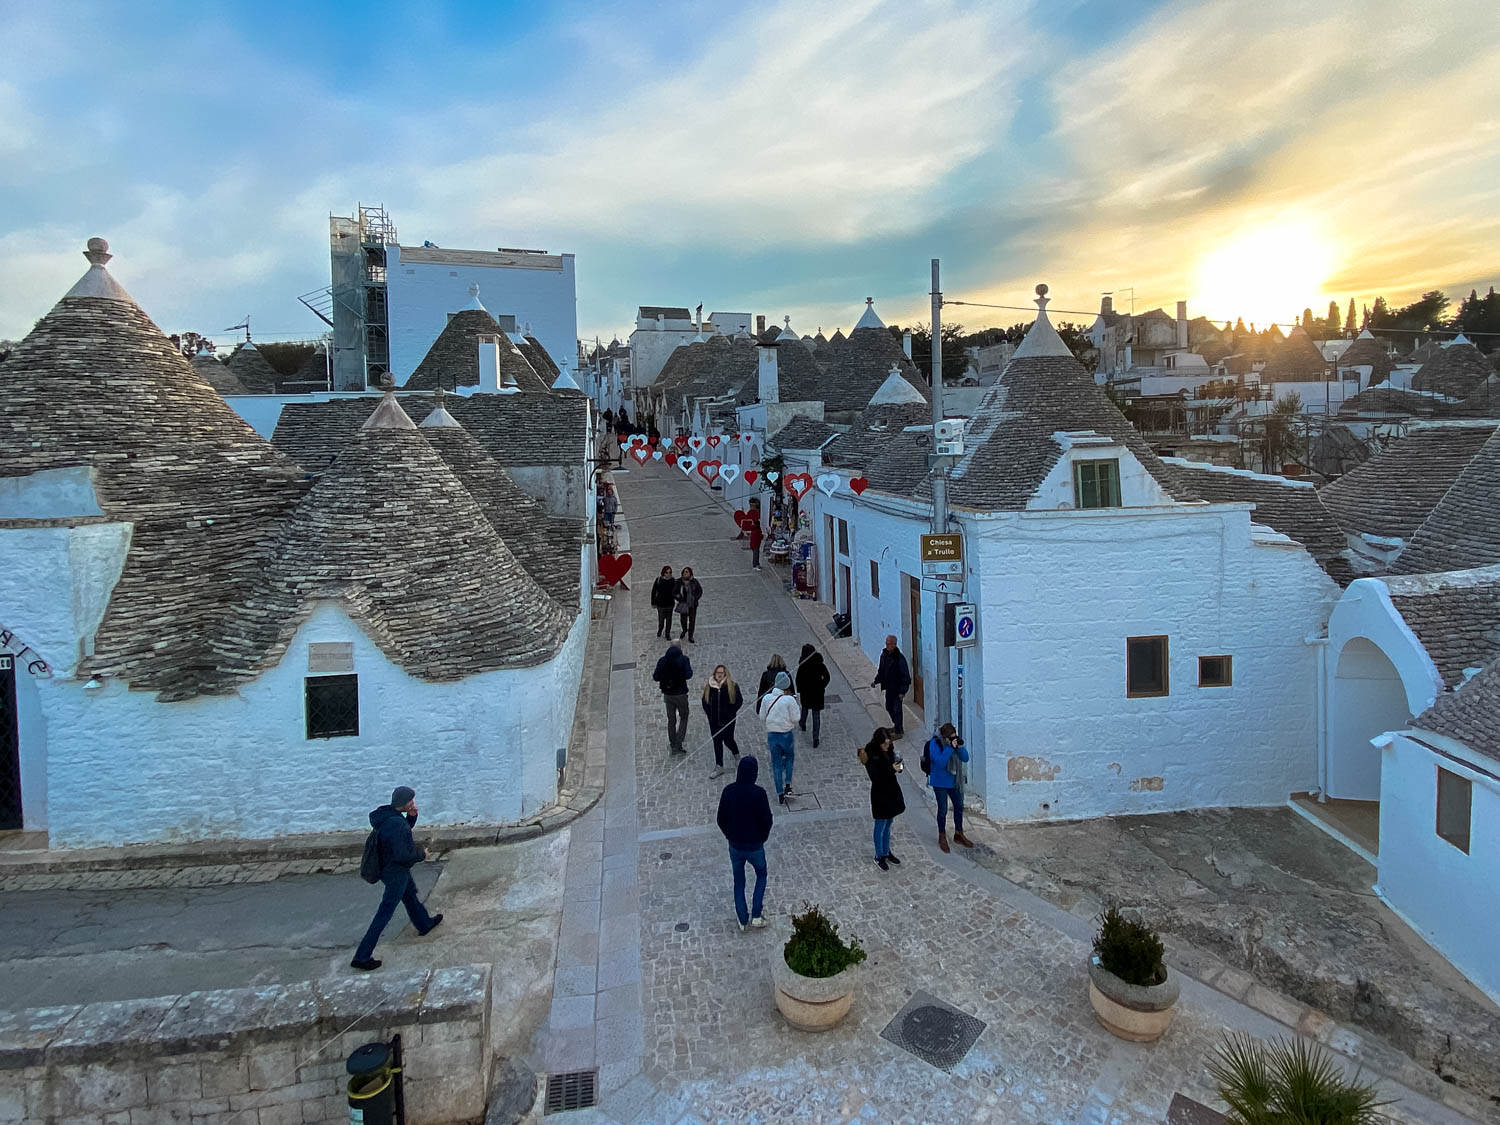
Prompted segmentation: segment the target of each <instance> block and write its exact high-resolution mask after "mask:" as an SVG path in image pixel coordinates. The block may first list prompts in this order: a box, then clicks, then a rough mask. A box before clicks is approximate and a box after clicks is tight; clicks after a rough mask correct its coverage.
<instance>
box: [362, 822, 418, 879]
mask: <svg viewBox="0 0 1500 1125" xmlns="http://www.w3.org/2000/svg"><path fill="white" fill-rule="evenodd" d="M416 822H417V818H416V817H415V816H410V817H409V816H407V815H406V814H404V813H402V812H401V811H400V810H398V809H394V808H392V807H391V806H390V805H381V806H380V807H379V808H378V809H375V810H374V811H373V812H371V813H370V827H371V828H373V829H374V830H375V838H376V839H377V840H379V841H380V877H381V878H382V879H384V878H385V877H386V876H387V875H389V874H391V872H392V869H393V868H396V867H406V868H410V867H411V866H412V865H413V864H416V863H421V862H422V861H423V860H424V859H426V858H427V852H426V851H425V850H424V849H422V848H419V847H417V843H416V841H415V840H413V839H412V838H411V829H412V825H414V824H416Z"/></svg>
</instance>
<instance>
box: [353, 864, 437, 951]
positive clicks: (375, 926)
mask: <svg viewBox="0 0 1500 1125" xmlns="http://www.w3.org/2000/svg"><path fill="white" fill-rule="evenodd" d="M381 882H383V883H384V884H385V894H384V895H382V896H381V899H380V906H379V907H378V908H377V909H376V911H375V919H374V921H372V922H371V923H370V928H369V929H368V930H366V931H365V936H364V937H363V938H362V939H361V940H360V943H359V948H358V949H356V950H355V951H354V959H355V960H356V961H368V960H370V958H372V957H373V956H375V943H376V942H378V941H379V940H380V935H381V934H382V933H384V932H385V928H386V926H387V925H388V924H389V923H390V920H391V918H392V917H393V916H394V915H395V913H396V904H397V903H400V904H401V905H402V906H404V907H406V916H407V917H408V918H410V919H411V924H412V926H413V927H415V928H416V931H417V932H418V933H421V932H422V931H423V930H426V929H428V928H429V927H430V926H431V925H432V918H431V916H430V915H428V913H427V907H425V906H423V905H422V900H421V899H419V898H418V897H417V881H416V880H415V879H413V878H412V877H411V868H409V867H392V868H389V869H388V870H387V871H386V873H385V875H384V876H382V878H381Z"/></svg>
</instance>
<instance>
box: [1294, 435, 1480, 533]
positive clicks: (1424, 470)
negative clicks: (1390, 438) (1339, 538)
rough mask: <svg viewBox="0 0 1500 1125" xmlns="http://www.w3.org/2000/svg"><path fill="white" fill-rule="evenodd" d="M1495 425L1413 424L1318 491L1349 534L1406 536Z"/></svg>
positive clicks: (1445, 490) (1443, 491)
mask: <svg viewBox="0 0 1500 1125" xmlns="http://www.w3.org/2000/svg"><path fill="white" fill-rule="evenodd" d="M1494 431H1495V427H1493V426H1485V425H1473V424H1470V425H1460V424H1456V423H1445V424H1438V423H1433V424H1431V425H1423V426H1417V427H1415V428H1413V429H1412V431H1411V432H1410V433H1408V434H1407V435H1406V436H1405V437H1404V438H1401V439H1399V440H1398V441H1396V442H1394V443H1392V444H1391V445H1390V447H1389V448H1387V449H1385V450H1384V451H1382V452H1381V453H1380V454H1378V455H1377V456H1375V457H1372V458H1370V460H1368V461H1366V462H1365V463H1364V464H1363V465H1360V466H1359V467H1357V468H1354V469H1351V470H1350V471H1349V472H1347V473H1345V474H1344V475H1343V476H1341V477H1339V479H1338V480H1336V481H1333V482H1331V483H1329V484H1326V485H1324V486H1323V488H1322V489H1321V490H1320V492H1321V495H1322V497H1323V503H1324V505H1325V506H1326V507H1327V508H1328V510H1329V511H1330V512H1332V513H1333V518H1334V519H1336V520H1338V522H1339V526H1340V527H1342V528H1343V529H1344V531H1346V532H1348V533H1350V534H1355V535H1358V534H1369V535H1380V536H1387V537H1390V538H1399V539H1408V540H1409V539H1410V538H1411V537H1412V535H1413V534H1414V533H1415V532H1416V530H1417V528H1418V527H1420V526H1421V524H1422V521H1423V520H1425V519H1426V518H1427V517H1428V516H1429V515H1430V514H1431V513H1432V510H1433V509H1434V508H1435V507H1437V505H1438V501H1440V500H1441V499H1442V498H1443V496H1444V495H1445V494H1446V493H1447V491H1448V489H1449V488H1451V487H1452V486H1453V482H1454V481H1456V480H1457V479H1458V477H1459V474H1461V473H1462V472H1463V471H1464V468H1465V467H1466V466H1467V465H1468V463H1469V461H1470V460H1471V459H1472V458H1473V456H1474V454H1476V453H1478V452H1479V449H1480V447H1481V446H1482V445H1484V443H1485V442H1486V441H1488V440H1489V437H1490V435H1491V434H1492V433H1494Z"/></svg>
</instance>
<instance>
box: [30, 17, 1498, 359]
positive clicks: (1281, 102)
mask: <svg viewBox="0 0 1500 1125" xmlns="http://www.w3.org/2000/svg"><path fill="white" fill-rule="evenodd" d="M409 8H410V10H408V6H406V5H394V4H393V5H389V6H383V5H381V4H378V3H360V4H357V5H354V4H350V5H335V4H315V5H306V4H301V3H298V4H293V3H280V2H276V3H257V4H254V5H251V4H248V3H247V4H238V5H237V4H227V3H226V4H217V5H205V4H202V3H198V2H193V3H181V4H167V3H160V4H150V5H135V4H99V5H92V6H91V5H83V4H76V3H69V4H42V5H20V4H7V5H3V6H0V62H3V65H0V337H4V336H20V335H22V334H24V333H25V332H26V331H27V330H28V329H29V328H30V326H31V324H32V322H33V321H34V320H35V319H36V318H37V317H38V316H40V315H42V314H43V313H45V312H46V311H47V309H48V308H50V307H51V305H52V304H53V303H54V302H55V301H56V300H57V298H58V297H59V296H61V294H62V293H63V292H64V290H65V289H66V288H67V287H68V285H70V284H71V283H72V282H73V281H74V280H75V279H76V278H77V276H78V275H79V274H80V273H81V272H82V270H83V269H84V262H83V259H82V257H81V256H80V255H79V251H80V250H81V249H82V247H83V244H84V241H85V240H86V239H87V238H88V237H89V236H90V235H95V234H98V235H103V236H104V237H106V238H108V239H109V240H110V243H111V246H112V249H113V250H114V252H115V253H116V256H117V257H116V261H115V262H114V263H113V264H112V267H111V268H112V269H113V271H114V272H115V275H116V276H117V277H118V278H119V280H120V281H121V282H122V283H123V284H124V285H125V286H126V288H128V289H129V290H131V292H132V293H133V294H134V295H135V296H136V298H137V299H138V300H140V301H141V303H142V305H143V306H144V307H145V308H146V310H147V311H148V312H149V313H150V314H151V315H152V316H153V317H154V318H155V319H156V320H157V322H158V323H159V324H161V325H162V327H163V328H165V329H166V330H168V331H178V330H187V329H191V330H195V331H200V332H204V333H208V334H211V335H218V336H219V337H220V338H221V339H225V340H227V339H228V338H229V334H226V333H222V332H220V330H221V329H224V328H226V327H227V326H229V325H231V324H234V323H237V322H238V321H239V320H241V319H242V317H243V316H244V315H245V314H246V313H249V314H250V315H251V317H252V323H253V325H254V326H255V328H256V335H257V337H258V338H264V339H277V338H292V337H303V336H314V335H316V334H317V333H318V332H319V331H320V330H321V329H322V327H323V325H322V323H321V322H320V321H318V320H317V319H316V318H314V317H313V316H312V315H311V314H310V313H308V312H306V311H305V310H304V309H302V307H301V306H300V305H298V304H297V302H296V299H295V298H296V296H297V294H299V293H303V292H306V291H308V290H313V289H317V288H319V287H321V286H323V285H326V284H328V242H327V216H328V214H329V212H335V213H339V214H348V213H350V212H351V211H352V210H353V208H354V206H355V203H356V201H364V202H366V203H372V202H373V203H384V204H385V205H386V206H387V208H389V210H390V212H391V215H392V218H393V219H394V220H395V222H396V224H397V226H398V227H399V229H400V232H401V239H402V241H403V242H405V243H408V244H410V243H416V244H420V243H421V242H422V241H423V240H424V239H430V240H432V241H433V242H436V243H438V244H440V245H443V246H450V247H465V248H489V247H494V246H501V245H503V246H533V247H538V248H546V249H549V250H552V251H571V252H573V253H575V254H576V255H577V278H578V321H579V330H580V332H581V333H582V334H584V335H585V336H588V337H592V336H593V335H594V334H595V333H598V334H600V335H602V336H603V337H604V338H605V339H606V340H607V339H608V337H609V336H610V334H611V333H615V332H618V333H619V334H620V335H621V336H622V337H623V335H624V334H625V333H626V332H627V331H628V330H629V328H630V326H631V324H632V316H633V313H634V309H635V306H636V305H638V304H642V303H648V304H683V305H687V306H689V307H691V306H693V305H696V304H697V303H698V302H699V301H702V302H703V303H704V307H705V312H708V311H711V310H713V309H724V310H743V311H753V312H763V313H766V314H768V315H769V316H770V317H772V318H775V319H779V318H780V317H781V316H782V315H783V314H787V313H789V314H790V315H791V316H792V321H793V324H794V326H795V327H797V329H798V330H799V331H803V332H812V331H814V330H815V329H816V328H817V327H820V326H821V327H822V328H823V329H824V330H825V331H826V332H829V333H831V332H832V331H833V329H834V328H835V327H841V328H843V329H844V330H845V331H847V330H848V329H849V328H850V326H851V325H852V323H853V321H854V319H855V318H856V317H857V316H858V314H859V311H860V309H861V307H862V306H863V303H864V298H865V297H866V296H873V297H875V299H876V302H877V307H878V308H879V310H880V312H881V314H882V315H883V316H884V317H885V319H886V320H887V322H891V321H898V320H900V321H906V320H915V319H926V316H927V302H926V296H925V293H926V290H927V286H928V277H927V275H928V261H929V259H931V258H933V257H940V258H941V259H942V260H943V269H944V278H945V285H944V288H945V290H946V291H947V292H948V294H949V295H950V296H952V297H957V298H965V299H970V300H977V301H990V302H994V303H997V304H1010V305H1018V304H1023V303H1025V302H1026V301H1027V300H1028V299H1029V298H1030V296H1031V291H1032V288H1033V286H1034V285H1035V283H1036V282H1038V281H1046V282H1047V283H1049V285H1050V286H1051V290H1052V296H1053V299H1054V306H1055V307H1057V308H1059V309H1065V310H1066V309H1095V308H1097V307H1098V302H1099V294H1100V293H1101V292H1102V291H1106V290H1113V291H1115V292H1116V294H1117V295H1116V302H1117V305H1119V306H1121V307H1128V304H1129V300H1130V297H1129V293H1128V289H1129V287H1134V291H1135V304H1136V308H1137V309H1138V310H1141V311H1144V310H1145V309H1147V308H1151V307H1152V306H1154V305H1162V304H1165V305H1167V306H1168V307H1170V303H1171V302H1173V301H1175V300H1177V299H1179V298H1186V299H1187V300H1188V302H1189V309H1190V313H1191V314H1193V315H1197V314H1200V313H1201V314H1205V315H1208V316H1210V317H1213V318H1215V319H1223V318H1227V317H1234V316H1243V317H1244V318H1245V319H1246V320H1247V321H1250V320H1256V321H1260V322H1264V321H1267V320H1269V319H1272V318H1275V319H1277V320H1282V321H1290V320H1292V319H1293V317H1294V316H1295V315H1296V314H1297V313H1300V312H1301V310H1302V308H1303V307H1304V306H1311V307H1312V308H1313V309H1314V310H1315V311H1316V312H1317V313H1319V314H1320V315H1321V314H1322V313H1323V312H1324V311H1325V310H1326V308H1327V305H1328V301H1329V299H1330V298H1333V299H1336V300H1338V301H1339V303H1340V307H1341V308H1342V307H1343V306H1344V305H1345V304H1346V303H1347V301H1348V299H1349V298H1350V297H1354V298H1356V299H1357V300H1358V301H1360V302H1361V303H1365V302H1368V301H1370V300H1371V299H1372V298H1373V297H1374V295H1375V294H1376V293H1384V294H1385V295H1386V296H1387V297H1389V298H1391V299H1392V300H1393V301H1395V300H1402V299H1409V298H1410V297H1412V296H1415V295H1416V294H1417V293H1418V292H1420V291H1421V290H1424V289H1428V288H1434V287H1437V288H1444V289H1447V290H1448V291H1450V292H1451V293H1453V294H1454V295H1455V297H1457V296H1458V295H1459V294H1460V293H1466V292H1467V291H1468V290H1469V289H1470V288H1471V287H1473V286H1480V287H1481V288H1483V287H1484V286H1488V285H1490V284H1496V283H1500V18H1497V17H1496V15H1495V12H1494V11H1493V10H1492V9H1491V6H1490V5H1489V4H1486V3H1477V2H1474V0H1390V2H1387V0H1358V2H1352V0H1321V2H1318V3H1307V2H1306V0H1256V2H1254V3H1248V2H1241V0H1234V2H1227V3H1205V2H1186V3H1168V4H1152V3H1132V4H1125V3H1120V2H1119V0H1104V2H1098V3H1095V2H1092V0H1075V2H1067V0H1062V2H1057V0H1054V2H1051V3H1036V4H1032V3H1023V2H1019V0H988V2H985V3H977V4H972V5H965V4H949V3H930V4H917V3H878V2H874V0H853V2H851V0H840V2H838V3H829V4H774V3H773V4H765V5H759V6H754V5H732V6H731V5H724V6H722V7H721V6H718V5H702V4H689V3H681V4H676V3H671V4H655V5H641V4H621V3H614V4H611V3H598V2H589V3H580V4H563V5H542V4H533V3H526V4H514V5H512V4H506V3H484V2H476V3H449V4H423V5H420V6H419V5H415V4H413V5H410V6H409ZM947 315H948V316H949V317H950V318H951V319H956V320H961V321H962V322H964V323H965V325H966V326H968V327H970V328H978V327H982V326H985V325H988V324H995V323H999V324H1010V323H1014V322H1015V321H1017V320H1022V319H1029V317H1026V316H1025V315H1024V314H1022V313H1012V312H1007V311H999V310H997V311H985V310H979V309H972V308H970V309H955V310H952V311H951V312H950V313H949V314H947ZM1061 319H1071V318H1070V317H1068V316H1066V315H1064V316H1063V317H1062V318H1061Z"/></svg>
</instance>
